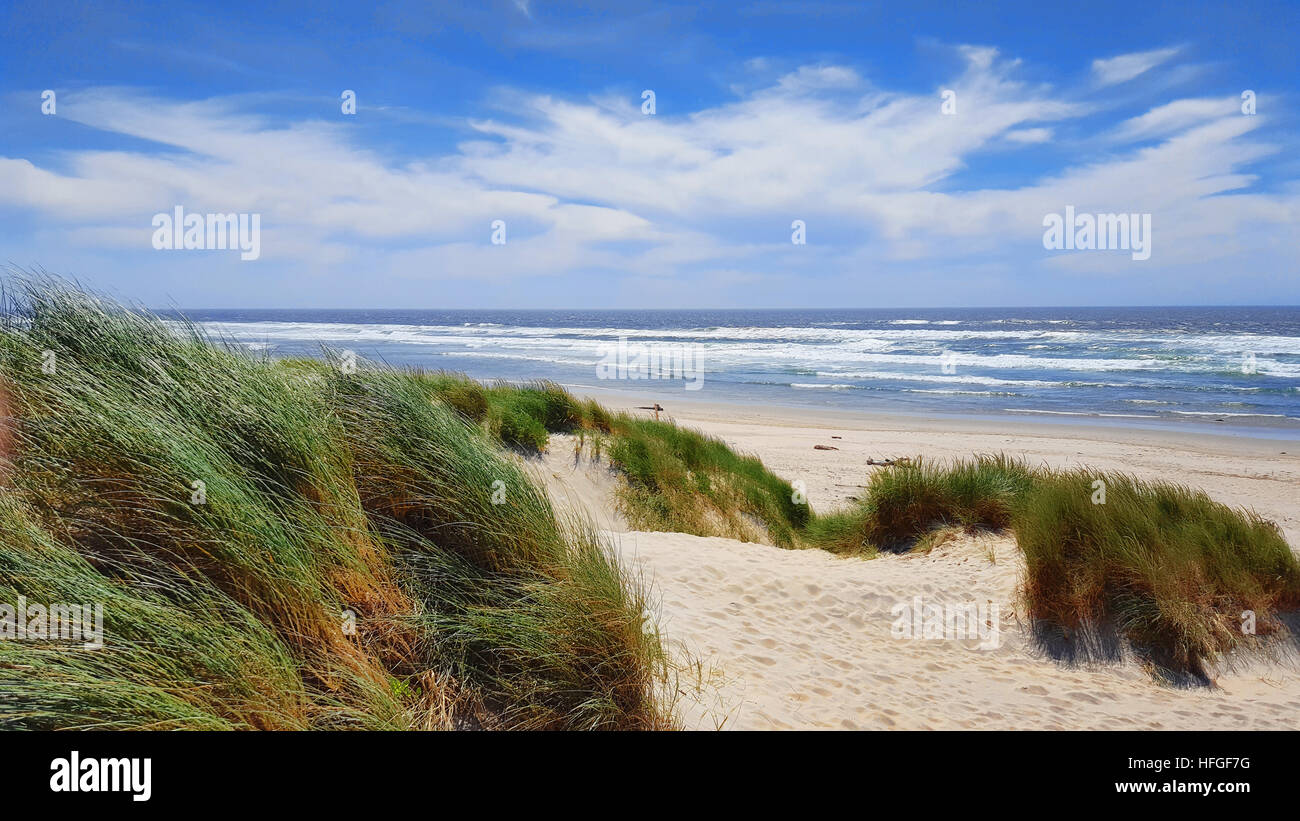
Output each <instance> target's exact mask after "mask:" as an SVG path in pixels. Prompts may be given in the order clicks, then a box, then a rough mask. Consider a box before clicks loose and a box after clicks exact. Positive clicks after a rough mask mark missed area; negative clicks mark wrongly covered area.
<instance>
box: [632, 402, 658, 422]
mask: <svg viewBox="0 0 1300 821" xmlns="http://www.w3.org/2000/svg"><path fill="white" fill-rule="evenodd" d="M663 409H664V408H663V406H662V405H660V404H659V403H658V402H656V403H654V404H653V405H638V406H637V410H652V411H654V412H655V421H656V422H658V421H659V411H661V410H663Z"/></svg>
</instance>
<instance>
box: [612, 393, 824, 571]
mask: <svg viewBox="0 0 1300 821" xmlns="http://www.w3.org/2000/svg"><path fill="white" fill-rule="evenodd" d="M609 460H610V463H611V464H613V465H614V466H615V467H617V468H618V469H619V470H621V471H622V472H623V474H624V475H625V476H626V478H627V485H626V486H625V487H624V488H623V489H622V491H621V494H620V499H619V500H620V505H621V507H622V510H623V513H624V515H625V516H626V517H627V519H628V522H629V523H630V524H631V525H632V526H633V527H636V528H639V529H643V530H670V531H675V532H680V533H691V534H694V535H697V536H726V537H730V538H738V539H744V540H746V541H759V540H761V536H762V535H764V534H766V536H767V537H768V538H769V539H770V540H771V541H772V543H773V544H776V545H778V546H781V547H794V546H795V537H796V533H797V531H798V530H799V529H800V528H802V527H803V526H804V524H805V523H806V522H807V520H808V518H809V509H808V505H807V504H802V503H796V502H795V501H794V498H795V493H794V488H793V487H791V485H790V483H789V482H787V481H786V480H784V479H781V478H780V477H778V476H776V475H775V474H773V473H771V472H770V471H768V470H767V468H765V467H764V466H763V463H762V462H760V461H759V460H758V459H756V458H754V457H752V456H742V455H739V454H737V453H736V452H735V451H733V450H732V449H731V448H729V447H728V446H727V445H726V443H725V442H722V441H721V440H719V439H715V438H713V437H710V436H705V435H704V434H702V433H699V432H698V431H694V430H690V429H687V428H681V427H678V426H677V425H675V424H672V423H670V422H657V421H654V420H649V419H633V418H631V417H627V416H620V417H618V418H616V419H615V420H614V422H613V439H612V444H611V446H610V448H609Z"/></svg>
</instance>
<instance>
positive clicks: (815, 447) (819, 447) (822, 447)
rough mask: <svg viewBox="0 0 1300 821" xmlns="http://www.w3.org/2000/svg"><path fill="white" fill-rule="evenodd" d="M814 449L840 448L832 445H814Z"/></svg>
mask: <svg viewBox="0 0 1300 821" xmlns="http://www.w3.org/2000/svg"><path fill="white" fill-rule="evenodd" d="M813 450H839V448H837V447H834V446H832V445H813Z"/></svg>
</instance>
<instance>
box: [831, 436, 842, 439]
mask: <svg viewBox="0 0 1300 821" xmlns="http://www.w3.org/2000/svg"><path fill="white" fill-rule="evenodd" d="M831 438H832V439H843V438H844V437H843V436H832V437H831Z"/></svg>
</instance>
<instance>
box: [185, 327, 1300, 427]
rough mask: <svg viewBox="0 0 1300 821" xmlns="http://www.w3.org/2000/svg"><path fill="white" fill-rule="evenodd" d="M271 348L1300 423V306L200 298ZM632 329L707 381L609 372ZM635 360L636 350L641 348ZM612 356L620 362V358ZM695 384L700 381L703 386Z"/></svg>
mask: <svg viewBox="0 0 1300 821" xmlns="http://www.w3.org/2000/svg"><path fill="white" fill-rule="evenodd" d="M183 313H184V314H185V315H186V316H187V317H188V318H189V319H191V320H193V321H196V322H198V323H199V324H200V325H201V326H202V327H204V329H205V330H206V331H208V332H209V333H210V334H212V335H214V336H218V337H222V338H225V339H227V340H229V341H230V342H232V343H234V344H236V345H241V346H246V347H248V348H251V349H254V350H258V351H264V352H266V353H267V354H268V355H272V356H319V355H320V354H321V351H322V345H324V346H328V347H330V348H333V349H336V350H339V351H352V352H354V353H355V354H356V355H357V356H359V357H364V358H368V359H373V360H377V361H383V362H387V363H389V364H392V365H401V366H422V367H425V368H431V369H446V370H453V371H461V372H464V373H466V374H468V375H469V376H472V377H475V378H478V379H484V380H492V379H503V380H510V381H518V380H527V379H538V378H545V379H551V380H554V381H556V382H559V383H561V384H563V385H566V386H569V387H572V388H576V389H587V388H597V389H612V390H626V391H629V392H633V393H636V394H638V395H642V396H644V395H647V394H650V395H653V396H655V397H656V398H657V401H660V402H661V403H662V404H664V405H665V406H669V403H670V402H671V401H672V400H673V399H681V400H692V401H697V400H703V401H709V402H741V403H754V404H766V405H780V406H787V407H793V408H801V407H814V408H824V409H833V410H839V411H862V412H869V413H894V414H913V415H926V416H945V415H960V416H966V417H971V416H974V417H979V418H1005V417H1017V418H1022V419H1034V418H1038V419H1055V420H1056V421H1077V422H1088V423H1100V424H1123V425H1127V426H1135V427H1158V428H1167V427H1175V428H1182V429H1207V430H1208V429H1213V430H1215V431H1220V432H1225V431H1232V432H1238V433H1245V434H1247V435H1252V434H1253V435H1265V436H1279V437H1283V438H1300V308H1296V307H1260V308H1252V307H1224V308H1189V307H1183V308H966V309H958V308H951V309H928V310H918V309H889V310H883V309H882V310H874V309H853V310H847V309H846V310H835V309H829V310H757V311H751V310H717V311H713V310H656V311H623V310H573V311H569V310H563V311H553V310H455V311H438V310H357V311H354V310H198V311H185V312H183ZM620 339H623V340H625V341H626V345H627V346H629V347H628V348H627V350H631V351H634V352H635V351H637V350H638V349H639V346H646V350H647V351H650V350H653V351H655V352H656V353H657V354H659V355H662V356H663V357H666V358H671V357H672V356H674V355H685V357H686V358H685V359H684V360H683V361H684V362H685V363H686V365H687V366H688V367H694V366H697V365H698V366H699V368H700V370H699V373H698V374H697V376H698V378H697V379H682V378H678V379H660V380H646V379H617V378H614V379H609V378H601V377H602V376H611V375H613V376H618V375H620V374H619V372H618V371H617V369H609V368H606V369H604V370H601V369H598V367H597V365H598V363H600V362H602V361H606V362H609V361H610V360H609V359H608V355H609V352H610V351H611V350H612V349H613V348H614V347H615V346H617V344H618V342H619V340H620ZM632 364H635V362H633V363H632ZM611 370H613V371H614V372H613V373H612V374H611V373H610V372H609V371H611ZM692 383H694V384H695V389H690V390H688V389H687V388H688V386H690V385H691V384H692Z"/></svg>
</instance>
